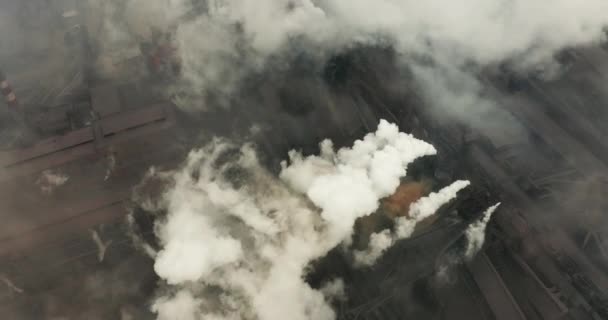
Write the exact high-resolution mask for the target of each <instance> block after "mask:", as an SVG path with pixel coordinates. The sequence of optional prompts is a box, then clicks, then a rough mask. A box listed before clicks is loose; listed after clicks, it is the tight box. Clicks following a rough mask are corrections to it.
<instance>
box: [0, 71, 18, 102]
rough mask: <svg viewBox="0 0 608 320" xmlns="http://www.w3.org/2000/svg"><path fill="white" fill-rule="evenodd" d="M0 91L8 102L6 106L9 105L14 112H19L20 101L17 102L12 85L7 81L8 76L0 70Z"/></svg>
mask: <svg viewBox="0 0 608 320" xmlns="http://www.w3.org/2000/svg"><path fill="white" fill-rule="evenodd" d="M0 90H1V91H2V95H3V96H4V99H5V100H6V104H8V106H9V107H10V108H11V109H12V110H13V111H17V110H16V109H17V108H18V107H19V101H18V100H17V96H16V95H15V92H14V91H13V88H12V87H11V84H10V83H9V82H8V80H6V75H5V74H4V72H2V70H0Z"/></svg>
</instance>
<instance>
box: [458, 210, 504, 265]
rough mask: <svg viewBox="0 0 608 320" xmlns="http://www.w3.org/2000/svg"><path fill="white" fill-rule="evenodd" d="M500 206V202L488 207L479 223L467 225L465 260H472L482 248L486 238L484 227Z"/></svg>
mask: <svg viewBox="0 0 608 320" xmlns="http://www.w3.org/2000/svg"><path fill="white" fill-rule="evenodd" d="M499 206H500V202H499V203H497V204H495V205H493V206H491V207H489V208H488V209H486V211H484V213H483V216H482V217H481V219H480V220H479V221H476V222H474V223H472V224H470V225H469V227H468V228H467V230H466V232H465V235H466V238H467V247H466V251H465V257H466V258H467V259H472V258H473V257H474V256H475V254H477V252H479V249H481V248H482V247H483V243H484V241H485V238H486V226H487V225H488V222H489V221H490V218H491V217H492V214H493V213H494V211H496V209H498V207H499Z"/></svg>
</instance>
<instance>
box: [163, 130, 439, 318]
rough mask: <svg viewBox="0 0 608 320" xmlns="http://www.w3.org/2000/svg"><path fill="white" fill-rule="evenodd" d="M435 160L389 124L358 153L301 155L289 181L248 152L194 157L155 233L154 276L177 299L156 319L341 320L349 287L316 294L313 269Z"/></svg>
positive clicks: (325, 150)
mask: <svg viewBox="0 0 608 320" xmlns="http://www.w3.org/2000/svg"><path fill="white" fill-rule="evenodd" d="M435 152H436V151H435V149H434V148H433V147H432V146H431V145H430V144H428V143H426V142H424V141H421V140H418V139H416V138H414V137H413V136H411V135H409V134H405V133H401V132H399V130H398V128H397V126H396V125H393V124H390V123H388V122H386V121H381V122H380V124H379V126H378V129H377V131H376V132H375V133H370V134H368V135H366V136H365V137H364V138H363V139H362V140H358V141H356V142H355V143H354V145H353V146H352V147H351V148H342V149H339V150H337V151H335V150H333V147H332V144H331V141H324V142H323V143H322V144H321V154H320V155H319V156H307V157H305V156H303V155H301V154H300V153H298V152H295V151H292V152H291V153H290V162H289V163H287V162H284V163H283V169H282V172H281V174H280V180H279V179H277V178H275V177H274V176H272V175H271V174H270V173H268V172H267V171H266V170H265V169H263V167H262V166H261V165H260V164H259V163H258V160H257V158H256V155H255V152H254V151H253V149H252V148H251V146H248V145H245V146H243V147H240V148H236V147H235V146H232V145H230V144H229V143H227V142H224V141H220V140H215V141H214V142H213V143H211V144H210V145H209V146H207V147H206V148H204V149H201V150H198V151H193V152H191V154H190V155H189V158H188V161H187V163H186V165H185V167H184V168H183V169H181V170H179V171H177V172H175V173H174V175H173V179H172V180H173V181H172V182H171V184H170V185H171V187H170V189H169V190H167V191H166V192H165V193H164V195H163V196H162V199H163V201H161V202H162V207H163V208H164V209H167V211H168V215H167V218H166V220H162V221H159V222H157V225H156V233H157V236H158V238H159V240H160V245H161V250H160V251H159V252H158V253H157V254H156V256H155V265H154V267H155V271H156V272H157V274H158V275H159V276H160V277H161V278H162V279H164V280H165V281H166V282H167V283H168V284H170V285H171V286H172V287H173V288H176V289H178V290H177V293H174V294H169V295H167V296H165V297H162V298H160V299H158V300H157V301H156V303H155V304H154V306H153V308H152V310H153V311H154V312H156V313H157V314H158V319H160V320H164V319H203V318H204V319H208V318H211V319H233V318H234V319H264V320H272V319H285V318H290V319H334V318H335V314H334V311H333V310H332V308H331V307H330V305H329V301H334V300H337V299H338V300H339V299H340V298H341V297H342V296H343V292H344V285H343V282H342V281H341V280H335V281H333V282H330V283H327V284H326V285H325V286H323V288H321V289H320V290H315V289H313V288H311V287H310V286H309V285H308V284H307V283H306V282H305V281H304V279H303V278H304V276H305V274H306V270H307V267H308V266H309V264H310V263H311V262H312V261H314V260H316V259H318V258H321V257H323V256H325V255H326V254H327V253H328V252H329V251H330V250H331V249H333V248H334V247H336V246H338V245H339V244H340V243H343V242H348V241H349V240H350V237H351V234H352V231H353V226H354V223H355V220H356V219H357V218H359V217H362V216H365V215H369V214H371V213H372V212H374V211H375V210H376V209H377V208H378V203H379V199H380V198H383V197H386V196H388V195H390V194H391V193H393V192H394V191H395V189H396V188H397V186H398V185H399V181H400V178H402V177H403V176H405V175H406V168H407V166H408V164H410V163H411V162H412V161H414V160H415V159H417V158H419V157H423V156H427V155H433V154H434V153H435ZM423 207H424V208H428V206H423ZM423 215H424V214H422V213H420V214H417V215H416V217H422V216H423ZM279 301H280V303H277V302H279ZM174 312H176V313H174Z"/></svg>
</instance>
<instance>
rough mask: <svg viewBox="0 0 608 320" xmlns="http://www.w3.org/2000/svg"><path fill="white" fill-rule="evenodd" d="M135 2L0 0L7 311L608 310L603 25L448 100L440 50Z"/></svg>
mask: <svg viewBox="0 0 608 320" xmlns="http://www.w3.org/2000/svg"><path fill="white" fill-rule="evenodd" d="M136 1H138V0H133V1H132V2H129V1H126V0H125V1H118V0H117V1H109V2H105V3H104V2H103V1H102V2H99V1H94V0H91V1H76V0H73V1H69V0H65V1H59V0H54V1H46V0H27V1H21V2H20V1H9V0H0V25H2V26H3V30H6V31H5V32H6V35H5V36H4V37H0V76H1V79H0V81H1V84H2V93H3V97H4V101H2V102H0V109H1V111H0V145H1V148H0V190H2V192H1V193H0V217H1V218H2V223H1V224H0V315H1V316H0V318H2V319H8V320H22V319H23V320H30V319H35V320H37V319H49V320H60V319H61V320H67V319H70V320H72V319H90V320H95V319H100V320H106V319H107V320H110V319H112V320H115V319H117V320H146V319H157V320H200V319H259V320H274V319H281V318H283V317H284V316H285V315H287V314H290V312H291V311H293V315H294V319H302V320H306V319H345V320H346V319H348V320H355V319H370V320H376V319H377V320H385V319H386V320H388V319H437V320H439V319H446V320H452V319H479V320H515V319H522V320H545V319H547V320H549V319H556V320H557V319H563V320H566V319H567V320H579V319H581V320H582V319H594V320H599V319H608V243H607V241H608V240H606V237H607V232H608V230H607V229H606V225H607V223H608V218H607V216H606V215H605V211H606V209H608V200H606V197H605V196H604V193H605V192H606V191H608V142H607V141H608V140H607V139H606V136H607V134H608V129H607V128H606V127H605V123H606V121H607V120H608V109H607V110H604V109H605V105H606V104H608V86H606V83H608V81H607V80H608V45H606V43H608V42H606V39H605V35H604V39H603V41H591V42H589V43H587V42H584V43H576V44H575V45H571V46H564V47H559V48H556V50H555V52H554V56H555V61H556V63H557V65H558V67H557V68H556V70H557V71H556V72H555V73H554V74H551V75H550V76H547V75H544V74H541V73H540V72H536V70H532V71H529V70H526V71H521V70H519V69H518V65H517V63H516V62H513V61H506V62H502V60H498V61H499V63H494V62H492V63H486V64H485V65H482V64H481V63H480V64H479V65H480V66H474V67H470V66H469V65H466V66H465V67H462V70H465V69H466V72H467V73H466V74H467V76H466V80H461V81H456V82H457V84H456V85H454V84H450V86H446V88H443V87H441V89H442V90H443V91H442V92H448V91H450V90H456V91H457V94H454V95H453V96H449V95H447V93H446V96H447V98H445V99H446V101H440V100H441V99H439V96H440V94H439V93H437V92H434V91H432V90H431V91H429V90H430V89H429V88H431V87H432V86H429V83H431V84H436V83H440V82H441V80H439V78H441V77H439V76H437V77H435V78H434V77H432V76H431V77H428V78H426V80H420V79H423V78H425V77H427V76H428V75H429V74H428V73H425V72H428V70H427V69H426V68H428V69H433V68H436V69H437V70H443V71H442V72H445V74H443V73H441V72H438V73H437V74H440V75H444V76H445V77H446V78H449V77H451V76H453V75H452V74H450V73H449V72H448V71H445V70H448V69H445V70H444V69H441V67H440V65H441V63H440V62H439V61H440V60H441V59H439V57H438V56H437V57H435V56H432V55H429V57H425V56H419V55H417V52H414V53H413V54H412V53H411V52H406V53H404V52H401V51H399V50H400V49H399V48H400V47H399V46H398V45H387V44H386V43H385V39H382V41H379V42H373V43H364V42H363V43H360V42H354V44H348V45H344V46H343V47H339V48H338V49H335V48H332V49H331V50H326V51H324V50H325V49H324V50H321V49H319V48H321V47H322V46H323V45H325V44H326V43H325V42H324V41H319V42H314V41H312V40H301V39H300V38H298V36H297V35H298V34H296V35H292V34H290V37H289V41H286V43H287V44H286V45H285V46H287V47H289V51H287V53H283V51H276V52H274V51H273V52H271V53H272V54H269V55H268V57H270V58H268V57H265V59H268V61H272V62H267V61H266V60H264V59H262V58H260V56H261V54H260V55H259V56H258V55H255V54H252V53H251V52H255V49H256V48H257V47H256V45H259V43H257V42H256V41H260V42H262V43H263V44H264V45H260V47H262V48H266V46H268V47H271V45H270V44H267V43H266V42H263V41H261V40H259V39H257V38H255V37H251V38H252V39H253V40H251V39H249V38H247V37H246V36H244V35H246V29H247V28H246V23H245V22H243V25H240V24H239V23H235V26H233V25H231V24H229V26H228V27H226V28H227V30H229V31H230V32H235V33H236V34H238V35H239V36H242V38H239V37H237V40H233V39H232V38H230V39H229V36H228V35H227V34H230V35H232V34H231V33H226V34H224V33H222V32H224V31H225V30H224V31H221V32H220V31H218V30H219V29H218V28H219V27H217V26H216V25H214V24H213V23H215V22H214V21H215V20H212V19H208V20H205V19H204V18H201V17H207V16H213V15H214V14H216V13H217V12H222V11H221V10H220V9H217V8H214V7H213V3H212V2H208V1H185V0H180V1H178V2H180V3H182V2H183V3H187V5H185V6H186V7H187V8H188V10H186V11H185V13H184V12H180V13H181V14H180V15H176V16H177V17H174V16H172V15H171V14H169V12H166V14H165V15H161V16H162V19H160V18H159V17H161V16H158V17H157V16H152V15H149V14H148V11H146V10H144V9H145V8H141V7H140V6H138V4H139V3H136ZM237 2H238V1H237ZM329 2H331V1H329ZM155 3H156V0H155ZM290 4H291V5H294V4H293V3H291V2H290ZM294 6H295V7H296V8H300V7H299V6H297V5H294ZM321 6H322V5H321ZM152 7H154V6H152V5H150V8H148V9H150V10H151V11H150V12H155V11H153V10H152V9H153V8H152ZM287 7H288V8H289V9H287V10H288V11H289V10H296V9H294V8H291V7H290V6H287ZM216 9H217V11H214V10H216ZM250 9H251V8H250ZM334 9H335V10H337V9H336V8H334ZM328 10H329V9H328ZM133 12H136V13H140V15H134V17H139V18H141V19H142V20H141V21H140V20H137V19H132V18H130V17H132V16H131V15H129V14H132V13H133ZM328 12H329V11H328ZM142 16H143V17H144V18H148V19H150V20H155V19H156V18H158V19H157V20H158V21H161V20H162V21H163V23H162V25H163V27H165V28H164V29H162V28H161V26H158V25H154V26H153V27H149V26H148V25H147V24H146V23H149V22H146V23H144V22H142V21H147V20H145V19H144V18H142ZM220 16H221V15H220ZM169 17H170V18H169ZM222 17H223V16H222ZM163 19H167V20H168V21H170V22H171V23H164V22H165V21H164V20H163ZM245 20H246V19H244V20H243V21H245ZM158 21H154V22H158ZM136 22H137V23H136ZM158 24H159V25H161V23H160V22H158ZM142 25H144V26H146V27H148V28H140V27H141V26H142ZM201 25H202V26H203V27H201ZM218 25H219V24H218ZM222 26H223V25H222ZM199 27H201V28H202V29H197V28H199ZM233 27H234V30H236V31H234V30H233V29H231V28H233ZM284 27H285V28H291V27H293V25H290V24H287V26H284ZM141 29H145V30H146V31H145V32H142V31H141ZM338 29H339V28H338ZM125 30H126V31H125ZM193 30H194V31H193ZM201 30H204V31H205V32H208V33H209V35H206V36H207V37H209V38H210V39H211V38H212V37H213V36H215V35H214V34H213V32H217V33H218V34H219V36H218V37H219V38H222V37H224V36H225V38H226V39H224V38H222V40H225V42H226V43H229V44H224V43H223V44H222V45H218V47H219V49H217V48H214V49H213V50H210V49H209V47H210V46H212V45H216V43H215V42H214V41H211V40H209V41H208V42H204V41H202V42H201V44H200V45H199V44H194V43H193V44H190V43H189V42H188V41H185V40H184V39H186V40H188V39H190V40H191V39H198V38H197V37H203V36H201V35H200V34H203V32H202V31H201ZM222 30H223V29H222ZM243 30H245V31H243ZM380 30H384V29H382V28H381V29H380ZM240 32H243V34H241V33H240ZM294 32H295V31H294ZM192 33H194V34H196V35H197V36H196V37H195V38H185V37H186V36H185V35H191V34H192ZM374 35H375V34H374ZM300 36H301V37H302V38H305V39H306V37H307V36H308V37H311V38H314V37H312V36H310V35H308V34H306V33H304V35H300ZM355 38H357V37H355ZM360 38H363V39H366V38H365V37H360ZM357 39H359V38H357ZM231 41H234V43H237V45H235V47H237V49H238V50H237V49H234V50H233V49H232V48H231V47H230V48H228V47H229V45H232V42H231ZM239 41H243V43H241V42H239ZM247 41H251V43H249V42H247ZM298 41H302V43H300V42H298ZM357 41H359V40H357ZM429 41H431V40H429ZM335 42H339V41H337V40H335ZM245 44H247V45H250V46H251V47H248V46H247V45H245ZM307 46H309V47H307ZM252 48H253V49H252ZM294 48H295V49H294ZM197 50H198V51H197ZM206 50H207V51H206ZM316 50H318V51H319V52H321V53H319V52H315V51H316ZM233 51H234V52H233ZM250 51H251V52H250ZM261 51H262V50H261V49H260V52H261ZM201 52H202V53H201ZM209 52H211V53H209ZM218 52H219V53H218ZM205 54H208V55H205ZM522 55H523V54H522ZM404 56H406V57H407V58H404ZM252 57H253V58H252ZM519 58H520V57H519V56H515V57H514V58H512V59H513V60H517V59H519ZM433 59H435V60H436V61H432V60H433ZM522 60H523V58H522ZM251 61H253V62H251ZM260 61H263V62H260ZM275 62H276V63H275ZM220 63H223V64H225V65H226V66H223V65H222V66H221V67H220ZM471 64H474V63H471ZM235 69H236V70H238V71H234V70H235ZM201 70H202V71H201ZM433 70H435V69H433ZM459 72H460V70H459ZM462 72H464V71H462ZM431 74H432V75H435V74H433V73H431ZM429 79H430V80H429ZM425 81H427V82H425ZM467 81H470V83H473V84H474V85H470V83H467ZM218 83H220V84H218ZM470 87H473V88H474V90H470V91H471V92H473V93H471V92H469V91H467V90H469V89H470ZM203 88H204V89H205V90H203ZM454 88H456V89H454ZM448 89H449V90H448ZM458 90H461V91H458ZM469 95H471V96H474V98H470V97H469ZM469 100H471V101H473V102H472V103H469ZM488 101H489V102H488ZM467 103H469V104H470V105H475V106H479V105H482V106H484V107H485V106H486V105H487V109H482V108H477V107H470V106H469V105H467V107H466V108H464V109H463V110H464V111H462V110H460V109H459V110H458V111H454V110H452V109H449V110H448V109H446V108H445V107H443V106H442V105H443V104H448V105H452V104H453V105H454V107H455V108H456V107H458V106H460V104H463V105H466V104H467ZM391 134H394V137H393V136H391ZM326 139H327V141H325V140H326ZM383 139H384V140H383ZM322 141H325V142H322ZM328 141H329V142H328ZM404 145H406V147H403V146H404ZM358 148H360V149H358ZM374 148H377V150H376V149H374ZM400 148H401V149H400ZM370 150H372V151H370ZM391 150H399V152H401V153H400V157H401V158H398V159H399V161H397V165H395V166H396V169H395V170H392V171H391V170H389V169H387V168H390V167H391V166H392V165H394V163H395V160H394V159H393V158H390V155H391V153H390V152H392V151H391ZM366 152H367V153H366ZM408 152H410V153H409V154H408ZM364 153H365V155H364V156H361V155H362V154H364ZM357 156H361V158H360V159H358V158H356V157H357ZM366 157H367V158H366ZM383 157H384V158H383ZM370 159H372V160H370ZM376 159H384V160H385V161H384V162H381V163H380V164H379V165H378V166H375V164H376V162H374V161H375V160H376ZM387 159H388V160H387ZM378 161H380V160H378ZM391 161H392V162H391ZM360 168H364V169H363V170H362V171H361V172H364V173H363V176H364V178H365V179H368V180H365V179H364V182H366V183H367V182H369V183H368V184H365V183H362V184H365V187H366V188H367V189H366V188H359V189H358V187H359V186H358V183H360V181H361V180H357V179H358V178H361V176H360V175H359V176H358V175H356V174H360V173H361V172H359V171H357V169H360ZM374 170H376V171H374ZM383 170H386V171H383ZM353 172H355V173H353ZM349 174H352V176H349ZM393 176H395V177H396V178H395V179H396V180H395V179H392V180H391V179H389V178H390V177H393ZM336 177H337V178H336ZM353 177H354V178H353ZM378 177H380V178H378ZM387 177H389V178H387ZM334 178H335V180H332V179H334ZM338 178H342V180H340V179H338ZM347 178H348V179H347ZM351 178H352V179H351ZM315 179H316V180H315ZM349 179H350V180H349ZM384 179H386V180H384ZM389 180H390V181H391V183H388V185H390V188H388V189H387V188H386V187H385V185H384V184H381V183H380V182H384V181H389ZM344 181H346V182H344ZM370 181H371V182H370ZM392 181H396V183H392ZM465 181H466V184H465ZM321 182H325V183H326V184H327V185H329V187H327V188H321V187H322V186H321V187H320V185H321ZM332 183H334V184H332ZM459 183H460V185H459ZM315 187H319V189H315ZM349 188H352V190H351V189H349ZM450 188H454V189H450ZM368 189H369V190H371V191H373V192H371V193H372V194H373V197H372V198H369V197H368V194H366V193H365V192H364V191H366V190H368ZM448 189H450V190H448ZM319 190H320V191H319ZM387 190H388V191H387ZM447 191H451V192H452V194H451V195H450V196H446V194H447ZM456 193H458V194H457V195H456ZM368 199H371V200H369V201H370V202H366V200H368ZM429 199H430V200H432V201H434V203H430V202H431V201H429V202H425V201H427V200H429ZM368 203H371V204H370V205H369V206H368V205H367V204H368ZM429 203H430V204H429ZM429 208H431V209H434V210H432V212H430V211H429V212H428V213H427V211H428V210H429ZM331 210H334V211H331ZM366 210H367V211H366ZM494 210H496V211H494ZM331 212H334V213H339V214H336V215H335V216H331V215H330V213H331ZM352 212H355V213H356V214H355V213H352ZM187 218H189V219H190V220H188V219H187ZM404 226H405V227H407V228H406V229H407V230H406V231H403V230H405V229H404V228H405V227H404ZM197 228H199V229H197ZM408 228H409V229H408ZM235 243H237V244H235ZM375 246H378V248H379V249H378V251H374V249H375V248H376V247H375ZM176 248H177V249H176ZM199 258H200V260H197V259H199ZM275 275H276V279H279V280H276V279H275ZM233 279H234V280H233ZM184 297H185V298H184ZM318 299H320V300H318ZM275 300H282V301H275ZM300 304H302V305H300ZM191 305H194V307H192V308H193V309H192V310H194V311H192V312H190V313H188V312H189V311H183V310H190V308H191ZM269 306H271V307H269ZM275 308H276V310H275ZM180 310H181V311H180ZM182 312H183V313H182Z"/></svg>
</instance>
